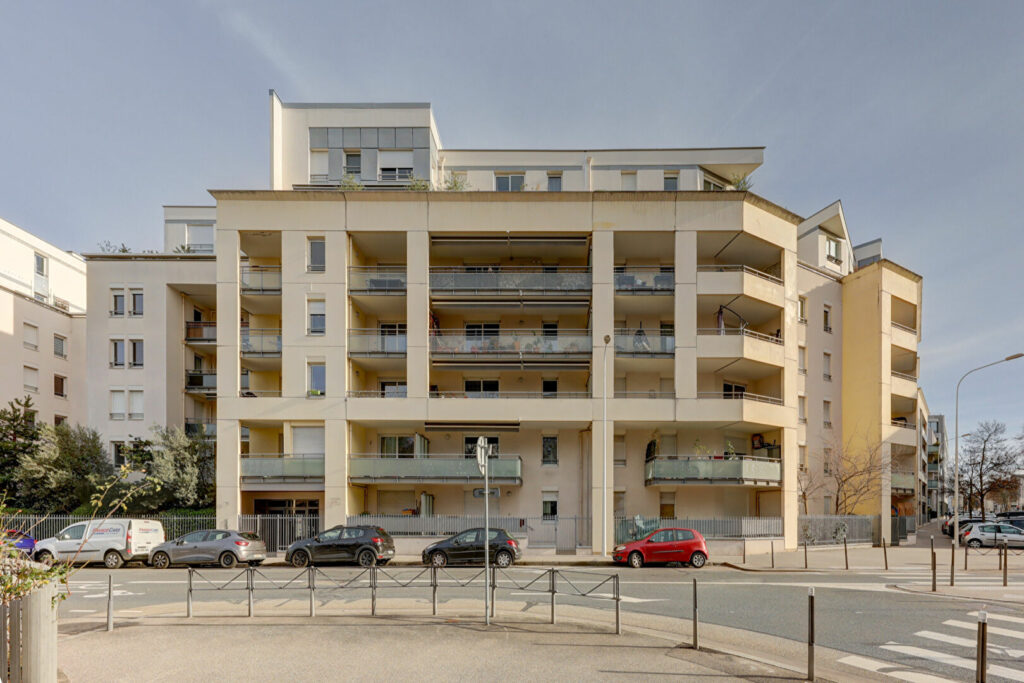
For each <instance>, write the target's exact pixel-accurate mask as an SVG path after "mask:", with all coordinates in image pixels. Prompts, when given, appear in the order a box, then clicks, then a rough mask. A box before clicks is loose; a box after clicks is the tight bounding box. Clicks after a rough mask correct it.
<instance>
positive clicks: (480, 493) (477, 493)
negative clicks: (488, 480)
mask: <svg viewBox="0 0 1024 683" xmlns="http://www.w3.org/2000/svg"><path fill="white" fill-rule="evenodd" d="M490 494H491V498H497V497H499V496H500V495H501V489H499V488H498V487H497V486H495V487H493V488H492V489H491V491H490ZM473 497H474V498H483V497H484V490H483V489H482V488H479V489H473Z"/></svg>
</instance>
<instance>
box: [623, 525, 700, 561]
mask: <svg viewBox="0 0 1024 683" xmlns="http://www.w3.org/2000/svg"><path fill="white" fill-rule="evenodd" d="M613 559H614V560H615V561H616V562H618V563H625V564H628V565H629V566H630V567H634V568H640V567H642V566H644V565H645V564H657V563H660V564H664V563H667V562H685V563H688V564H689V565H690V566H691V567H694V568H695V569H700V568H701V567H703V566H704V565H705V564H706V563H707V561H708V546H707V543H705V542H704V537H703V536H701V535H700V532H699V531H694V530H693V529H658V530H657V531H652V532H651V533H649V534H648V535H647V536H645V537H644V538H641V539H639V540H636V541H630V542H629V543H625V544H623V545H617V546H615V551H614V555H613Z"/></svg>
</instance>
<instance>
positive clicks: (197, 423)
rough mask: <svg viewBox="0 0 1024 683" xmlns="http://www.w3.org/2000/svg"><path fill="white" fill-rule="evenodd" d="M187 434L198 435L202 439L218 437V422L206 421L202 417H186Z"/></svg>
mask: <svg viewBox="0 0 1024 683" xmlns="http://www.w3.org/2000/svg"><path fill="white" fill-rule="evenodd" d="M185 434H187V435H188V436H191V437H198V438H202V439H210V440H213V439H216V438H217V423H216V422H213V421H206V420H203V419H200V418H194V417H186V418H185Z"/></svg>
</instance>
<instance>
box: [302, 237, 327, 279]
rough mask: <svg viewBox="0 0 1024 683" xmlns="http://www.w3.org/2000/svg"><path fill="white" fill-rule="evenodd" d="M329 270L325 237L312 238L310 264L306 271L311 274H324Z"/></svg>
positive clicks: (310, 242)
mask: <svg viewBox="0 0 1024 683" xmlns="http://www.w3.org/2000/svg"><path fill="white" fill-rule="evenodd" d="M326 269H327V243H326V242H325V241H324V238H323V237H315V238H310V240H309V264H308V265H307V266H306V271H307V272H310V273H322V272H324V271H325V270H326Z"/></svg>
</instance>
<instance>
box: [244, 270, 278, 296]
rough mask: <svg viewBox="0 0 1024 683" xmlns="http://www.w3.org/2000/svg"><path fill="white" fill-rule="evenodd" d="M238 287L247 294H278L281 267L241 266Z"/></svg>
mask: <svg viewBox="0 0 1024 683" xmlns="http://www.w3.org/2000/svg"><path fill="white" fill-rule="evenodd" d="M239 286H240V288H241V290H242V291H243V292H245V293H247V294H280V293H281V266H242V268H241V271H240V273H239Z"/></svg>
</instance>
